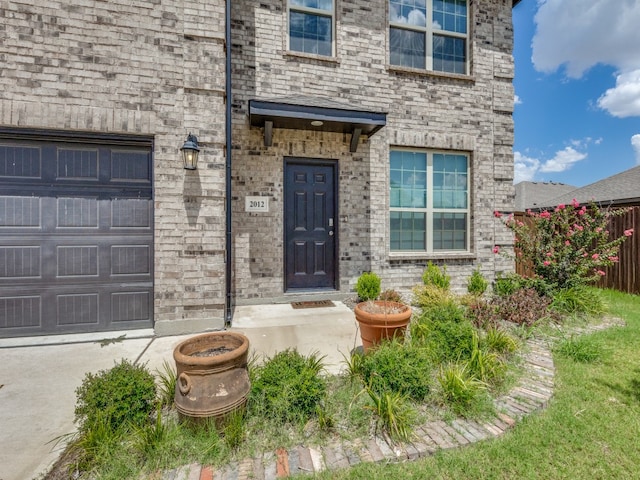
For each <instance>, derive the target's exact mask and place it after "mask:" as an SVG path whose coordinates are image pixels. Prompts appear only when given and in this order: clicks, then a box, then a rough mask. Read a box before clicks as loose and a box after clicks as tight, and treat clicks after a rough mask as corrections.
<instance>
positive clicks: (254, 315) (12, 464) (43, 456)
mask: <svg viewBox="0 0 640 480" xmlns="http://www.w3.org/2000/svg"><path fill="white" fill-rule="evenodd" d="M334 304H335V306H334V307H327V308H313V309H301V310H295V309H293V308H292V307H291V305H290V304H277V305H260V306H247V307H237V308H236V310H235V315H234V324H233V328H232V330H234V331H241V332H243V333H244V334H245V335H247V337H248V338H249V342H250V350H251V351H252V352H254V353H255V354H256V355H257V356H258V357H262V356H265V355H267V356H272V355H273V354H274V353H275V352H278V351H282V350H285V349H287V348H297V349H298V350H299V351H300V352H301V353H304V354H308V353H310V352H312V351H317V352H318V353H320V354H321V355H325V356H326V357H325V362H326V363H327V365H328V368H327V369H328V370H329V371H330V372H331V373H337V372H338V371H339V370H340V368H341V362H342V354H343V353H344V355H346V356H348V355H349V352H350V351H351V350H352V349H353V348H354V346H356V344H357V345H359V344H360V338H359V336H358V334H357V327H356V322H355V319H354V316H353V312H352V311H351V310H350V309H349V308H348V307H347V306H345V305H344V304H342V303H340V302H334ZM191 336H193V334H191V335H183V336H174V337H154V335H153V330H136V331H122V332H109V333H108V334H107V333H101V334H86V335H57V336H49V337H30V338H16V339H0V480H28V479H32V478H37V477H38V476H39V475H40V474H42V473H44V472H46V471H48V470H49V469H50V468H51V466H52V465H53V463H54V462H55V461H56V460H57V459H58V457H59V456H60V454H61V453H62V451H63V449H64V442H62V444H58V445H57V446H56V445H55V439H56V438H58V437H60V436H61V435H64V434H68V433H72V432H73V431H74V430H75V425H74V423H73V420H74V408H75V402H76V396H75V390H76V388H78V387H79V386H80V384H81V383H82V380H83V378H84V376H85V374H86V373H88V372H93V373H95V372H97V371H99V370H104V369H109V368H111V367H113V365H114V363H116V362H118V361H120V360H121V359H127V360H129V361H132V362H134V361H137V362H142V363H146V364H147V367H148V368H149V370H150V371H151V372H154V371H155V370H156V369H160V368H161V367H162V364H163V362H164V361H167V362H169V364H170V365H172V366H174V365H175V364H174V362H173V349H174V348H175V346H176V345H177V344H178V343H180V342H181V341H182V340H184V339H186V338H189V337H191Z"/></svg>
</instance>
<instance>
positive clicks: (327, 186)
mask: <svg viewBox="0 0 640 480" xmlns="http://www.w3.org/2000/svg"><path fill="white" fill-rule="evenodd" d="M335 175H336V164H335V162H326V161H313V160H302V159H287V160H286V161H285V205H284V218H285V253H284V256H285V282H286V285H285V289H286V290H292V289H335V288H336V258H335V256H336V245H337V229H336V228H335V225H336V220H335V219H336V205H335V204H336V193H335V187H336V179H335Z"/></svg>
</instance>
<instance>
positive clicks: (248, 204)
mask: <svg viewBox="0 0 640 480" xmlns="http://www.w3.org/2000/svg"><path fill="white" fill-rule="evenodd" d="M244 211H245V212H268V211H269V197H245V202H244Z"/></svg>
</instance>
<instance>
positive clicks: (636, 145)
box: [631, 133, 640, 165]
mask: <svg viewBox="0 0 640 480" xmlns="http://www.w3.org/2000/svg"><path fill="white" fill-rule="evenodd" d="M631 145H632V146H633V149H634V150H635V152H636V165H640V133H638V134H636V135H634V136H633V137H631Z"/></svg>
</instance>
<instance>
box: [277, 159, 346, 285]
mask: <svg viewBox="0 0 640 480" xmlns="http://www.w3.org/2000/svg"><path fill="white" fill-rule="evenodd" d="M292 164H302V165H318V166H328V167H332V169H333V203H334V215H335V216H334V226H333V231H334V235H333V236H334V249H333V263H334V269H333V287H325V288H311V289H310V288H288V287H287V228H286V214H287V212H286V210H285V207H286V188H287V185H286V183H287V182H286V180H287V167H288V166H289V165H292ZM339 179H340V164H339V163H338V160H337V159H334V158H315V157H297V156H284V157H283V159H282V291H283V292H284V293H285V294H287V293H289V294H290V293H305V292H309V293H313V292H323V291H325V292H326V291H330V292H334V291H338V285H340V228H339V227H340V222H339V221H338V220H339V218H340V196H339V194H340V185H339Z"/></svg>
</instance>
